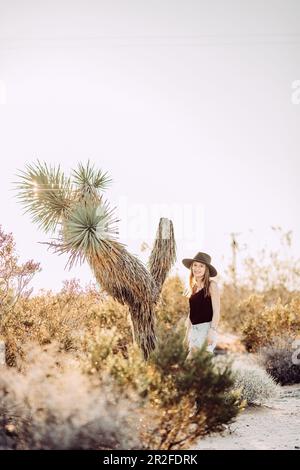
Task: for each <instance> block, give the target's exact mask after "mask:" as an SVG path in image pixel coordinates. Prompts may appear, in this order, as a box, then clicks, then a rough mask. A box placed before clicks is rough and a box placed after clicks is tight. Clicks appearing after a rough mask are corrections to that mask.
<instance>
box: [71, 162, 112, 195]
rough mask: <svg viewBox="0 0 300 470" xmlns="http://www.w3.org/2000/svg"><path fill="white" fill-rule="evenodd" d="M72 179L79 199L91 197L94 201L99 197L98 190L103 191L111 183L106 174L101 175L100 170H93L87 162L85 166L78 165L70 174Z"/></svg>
mask: <svg viewBox="0 0 300 470" xmlns="http://www.w3.org/2000/svg"><path fill="white" fill-rule="evenodd" d="M72 179H73V181H74V184H75V185H76V186H77V188H78V193H79V195H80V197H81V198H85V197H91V198H93V199H95V200H96V199H97V197H98V196H99V190H102V191H104V190H105V189H106V188H107V187H108V186H109V184H110V183H111V182H112V179H111V178H109V177H108V175H107V172H105V173H103V172H102V171H101V170H95V169H94V165H91V163H90V161H88V162H87V165H86V166H83V165H82V163H79V164H78V169H77V170H73V172H72Z"/></svg>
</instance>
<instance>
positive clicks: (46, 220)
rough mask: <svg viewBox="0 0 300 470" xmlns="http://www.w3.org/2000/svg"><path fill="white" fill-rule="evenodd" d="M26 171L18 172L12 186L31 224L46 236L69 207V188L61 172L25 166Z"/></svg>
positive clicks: (44, 167) (39, 165)
mask: <svg viewBox="0 0 300 470" xmlns="http://www.w3.org/2000/svg"><path fill="white" fill-rule="evenodd" d="M25 168H26V170H25V171H21V170H20V171H19V174H17V176H18V177H19V181H18V182H15V183H14V184H15V188H14V189H16V190H17V191H18V194H17V198H18V199H19V200H20V202H21V203H22V205H23V206H24V207H25V209H26V210H25V212H24V213H25V214H26V213H27V212H29V213H30V214H31V216H32V221H33V222H35V223H37V224H38V226H39V228H40V229H43V230H44V231H45V232H46V233H48V232H51V231H52V232H53V231H54V230H55V229H56V226H57V224H58V223H59V221H60V219H61V217H62V216H63V215H65V214H66V213H67V211H68V209H69V208H70V206H71V204H72V185H71V182H70V179H69V178H66V177H65V176H64V174H63V172H62V171H61V169H60V166H58V167H57V168H55V167H52V166H49V167H48V166H47V164H46V163H41V162H40V161H39V160H38V161H37V163H34V164H28V165H26V166H25Z"/></svg>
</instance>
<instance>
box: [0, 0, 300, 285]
mask: <svg viewBox="0 0 300 470" xmlns="http://www.w3.org/2000/svg"><path fill="white" fill-rule="evenodd" d="M297 80H300V3H299V1H297V0H294V1H291V0H280V1H277V0H269V1H268V0H266V1H264V2H261V1H257V0H251V1H250V0H244V1H241V0H239V1H232V0H226V1H225V0H223V1H211V0H210V1H208V0H206V1H200V0H198V1H196V0H194V1H192V0H181V1H179V0H173V1H171V0H169V1H164V0H159V1H156V0H148V1H142V0H138V1H133V0H131V1H126V0H119V1H117V0H106V1H99V0H98V1H95V0H94V1H89V0H85V1H76V0H75V1H74V0H73V1H65V0H60V1H56V0H55V1H51V2H46V1H32V0H31V1H30V0H28V1H26V2H23V1H20V0H19V1H16V0H6V1H3V0H0V103H1V104H0V133H1V135H0V155H1V183H2V184H1V186H0V196H1V199H0V201H1V217H0V224H1V225H2V227H3V229H4V230H5V231H6V232H13V234H14V237H15V240H16V243H17V249H18V252H19V254H20V257H21V260H22V261H25V260H27V259H29V258H33V259H35V260H36V261H40V262H41V264H42V268H43V271H42V272H41V273H40V274H38V275H37V276H36V278H35V280H34V281H33V285H34V286H35V288H36V289H38V288H40V287H44V288H49V289H50V288H51V289H53V290H57V289H60V288H61V282H62V280H63V279H67V278H71V277H77V278H79V279H81V280H82V282H83V283H85V282H88V281H89V280H90V279H92V276H91V274H90V271H89V268H88V267H87V266H82V267H77V268H75V269H73V270H72V271H71V272H68V271H64V266H65V263H66V260H67V258H66V257H65V258H62V257H58V256H57V255H54V254H51V253H49V252H47V251H46V248H45V246H44V245H40V244H38V241H47V238H46V237H45V235H44V234H43V233H41V232H38V229H37V227H36V226H34V225H33V224H32V223H31V221H30V219H29V217H28V215H22V212H23V211H22V207H21V206H20V205H19V204H18V203H17V202H16V200H15V199H14V197H13V193H12V191H11V188H12V181H14V180H15V176H14V175H15V173H16V171H17V169H24V165H25V163H29V162H32V161H34V160H35V159H36V158H39V159H40V160H44V161H46V162H48V163H53V164H55V163H56V164H57V163H60V164H61V165H62V167H63V168H64V169H65V170H66V172H68V171H69V169H70V168H72V167H74V166H76V165H77V162H78V161H82V162H85V161H87V159H88V158H90V159H91V160H92V161H93V162H94V163H95V164H96V165H97V166H98V167H99V168H101V169H103V170H104V171H108V173H109V174H110V175H111V177H112V179H113V185H112V186H111V187H110V188H109V190H108V191H107V193H106V195H107V198H108V200H109V201H111V203H112V205H113V206H114V205H116V206H118V212H117V215H119V217H120V218H121V219H122V222H121V225H120V232H121V233H120V238H121V241H122V242H124V243H126V244H127V245H128V249H129V251H131V252H132V253H135V254H137V255H140V246H141V243H142V241H146V242H147V243H151V242H152V241H153V238H154V236H155V232H156V228H157V225H158V221H159V217H160V216H164V217H171V218H172V220H173V222H174V229H175V234H176V241H177V247H178V261H177V264H176V266H175V268H174V271H175V272H176V270H178V272H179V273H180V274H186V273H187V271H186V270H185V268H184V267H182V266H181V258H183V257H190V256H191V257H192V256H193V255H194V254H195V253H196V252H197V251H206V252H208V253H210V254H211V256H212V260H213V264H214V265H215V266H216V268H217V269H218V270H219V272H220V273H221V274H222V272H223V271H224V268H225V267H226V264H227V259H228V257H229V256H230V246H229V234H230V232H239V233H242V234H243V240H245V241H247V237H248V235H249V237H248V240H249V242H250V243H252V244H257V245H262V244H264V243H266V244H267V245H268V246H270V247H271V246H273V238H272V236H271V235H272V233H271V230H270V226H271V225H280V226H282V227H283V229H284V230H286V231H287V230H293V232H294V250H295V254H296V255H297V256H300V222H299V209H298V204H299V195H300V194H299V193H300V188H299V167H300V164H299V148H300V139H299V135H300V134H299V124H300V104H296V103H295V102H293V99H292V95H293V88H292V87H293V84H294V86H295V83H296V81H297ZM157 207H158V208H157ZM141 212H142V214H141ZM249 229H252V230H253V232H249ZM274 243H275V242H274ZM274 246H275V245H274ZM148 255H149V251H146V252H144V253H143V254H142V255H141V256H142V259H143V260H145V259H146V258H145V256H146V257H148Z"/></svg>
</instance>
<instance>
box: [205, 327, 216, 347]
mask: <svg viewBox="0 0 300 470" xmlns="http://www.w3.org/2000/svg"><path fill="white" fill-rule="evenodd" d="M216 339H217V333H216V331H215V330H213V329H212V328H210V329H209V330H208V334H207V345H208V346H211V345H212V344H213V343H214V342H215V341H216Z"/></svg>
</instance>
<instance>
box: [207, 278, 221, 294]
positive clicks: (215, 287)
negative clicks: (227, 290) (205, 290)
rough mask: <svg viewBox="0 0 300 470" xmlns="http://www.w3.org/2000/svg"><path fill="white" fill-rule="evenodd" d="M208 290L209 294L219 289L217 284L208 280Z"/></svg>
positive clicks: (213, 280) (212, 280)
mask: <svg viewBox="0 0 300 470" xmlns="http://www.w3.org/2000/svg"><path fill="white" fill-rule="evenodd" d="M209 289H210V291H211V292H214V291H217V290H218V289H219V286H218V283H217V281H216V280H215V279H210V281H209Z"/></svg>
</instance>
